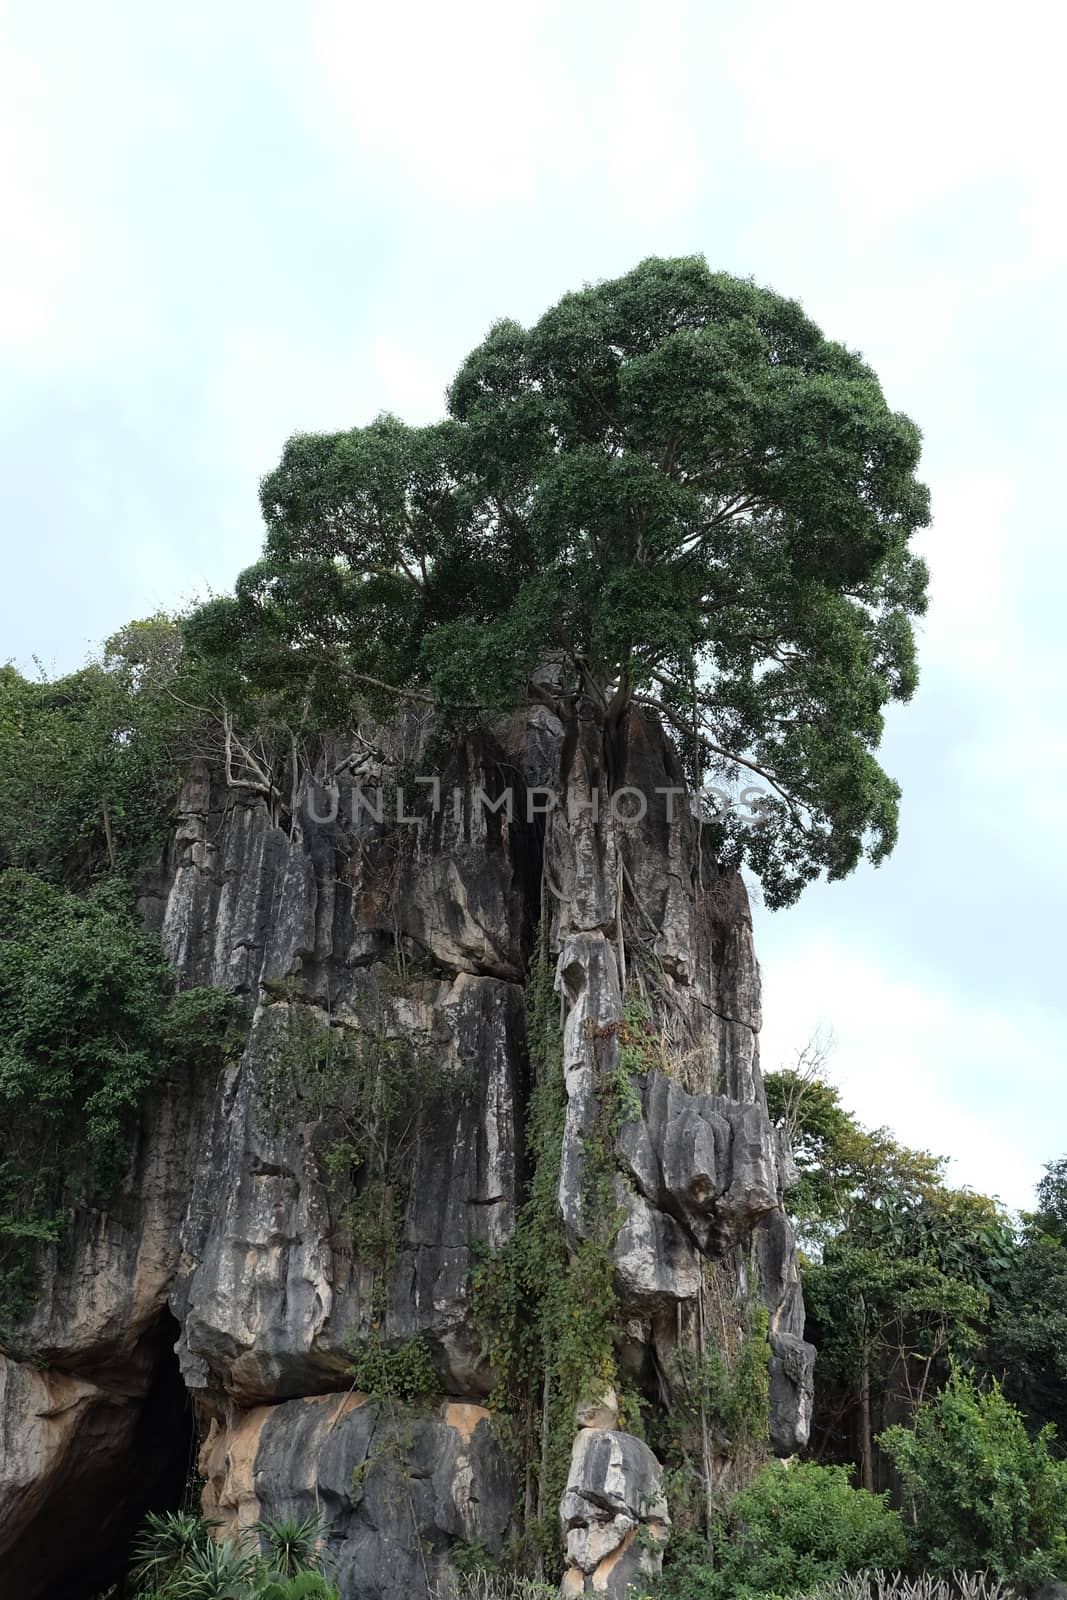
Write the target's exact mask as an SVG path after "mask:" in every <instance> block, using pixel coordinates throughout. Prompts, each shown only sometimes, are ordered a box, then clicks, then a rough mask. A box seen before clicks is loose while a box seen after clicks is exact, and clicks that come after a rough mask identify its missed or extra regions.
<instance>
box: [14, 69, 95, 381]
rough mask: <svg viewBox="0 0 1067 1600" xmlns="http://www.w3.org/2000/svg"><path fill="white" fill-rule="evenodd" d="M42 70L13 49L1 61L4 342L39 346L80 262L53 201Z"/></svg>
mask: <svg viewBox="0 0 1067 1600" xmlns="http://www.w3.org/2000/svg"><path fill="white" fill-rule="evenodd" d="M44 88H45V85H44V77H43V73H42V71H41V69H40V68H38V67H36V66H34V65H32V64H31V63H29V62H28V61H26V60H24V59H21V58H20V57H18V56H17V55H14V54H7V55H6V56H5V58H4V61H3V63H2V65H0V218H2V219H3V220H2V232H0V342H3V343H4V344H6V345H8V346H9V347H14V348H17V349H19V350H20V352H22V353H25V352H28V351H35V352H37V353H39V352H40V346H41V342H42V341H43V340H44V339H45V337H46V336H47V334H48V331H49V319H50V314H51V310H52V306H53V302H54V299H55V296H56V294H57V292H58V290H59V287H60V285H61V284H62V283H63V282H64V280H65V279H66V278H67V277H68V276H69V274H70V273H71V272H72V270H73V268H74V266H75V264H76V260H77V233H76V230H75V228H74V227H73V226H72V225H71V222H70V221H69V219H68V218H66V217H65V216H64V214H63V212H62V211H61V209H60V208H59V207H58V206H57V205H55V204H54V203H53V200H52V197H51V191H52V189H53V185H54V174H53V172H52V171H51V168H50V164H49V160H48V156H49V149H48V145H47V144H46V143H45V142H44V141H43V140H42V139H41V138H40V130H39V118H40V103H41V101H42V99H43V97H44Z"/></svg>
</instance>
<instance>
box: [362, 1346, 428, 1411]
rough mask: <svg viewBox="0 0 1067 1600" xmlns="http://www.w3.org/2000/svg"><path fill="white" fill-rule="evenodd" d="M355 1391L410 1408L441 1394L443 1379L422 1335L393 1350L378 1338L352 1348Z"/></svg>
mask: <svg viewBox="0 0 1067 1600" xmlns="http://www.w3.org/2000/svg"><path fill="white" fill-rule="evenodd" d="M349 1351H350V1354H351V1356H352V1365H351V1366H350V1367H349V1368H348V1371H349V1373H350V1375H351V1377H352V1379H353V1387H355V1388H356V1389H361V1390H362V1391H363V1393H364V1394H369V1395H371V1396H372V1397H373V1398H374V1399H375V1400H393V1401H397V1402H399V1403H400V1404H401V1405H411V1404H412V1403H413V1402H414V1401H416V1400H426V1399H429V1398H431V1397H432V1396H434V1395H437V1394H440V1392H441V1379H440V1376H439V1374H438V1371H437V1368H436V1367H435V1366H434V1363H433V1356H432V1355H431V1354H430V1347H429V1345H428V1344H427V1343H426V1340H425V1339H424V1338H423V1337H422V1335H421V1334H415V1336H414V1337H413V1338H411V1339H405V1340H404V1343H403V1344H400V1345H397V1346H396V1347H395V1348H392V1349H390V1348H389V1347H388V1346H387V1345H385V1344H383V1343H382V1341H381V1339H380V1338H379V1337H377V1336H376V1335H375V1336H373V1337H371V1338H370V1339H364V1340H360V1341H357V1342H355V1343H353V1344H351V1345H350V1346H349Z"/></svg>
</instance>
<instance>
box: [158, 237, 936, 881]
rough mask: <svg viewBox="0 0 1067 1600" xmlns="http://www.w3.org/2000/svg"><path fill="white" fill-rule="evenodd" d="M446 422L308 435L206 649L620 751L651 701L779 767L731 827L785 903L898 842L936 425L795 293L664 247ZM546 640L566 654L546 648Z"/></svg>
mask: <svg viewBox="0 0 1067 1600" xmlns="http://www.w3.org/2000/svg"><path fill="white" fill-rule="evenodd" d="M449 411H450V418H449V419H448V420H447V421H445V422H442V423H440V424H438V425H435V426H433V427H427V428H410V427H406V426H405V425H404V424H403V423H402V422H399V421H398V420H396V419H395V418H392V417H387V416H383V417H380V418H379V419H378V420H377V421H375V422H374V423H372V424H371V425H370V426H369V427H366V428H355V429H352V430H350V431H348V432H344V433H337V434H302V435H297V436H296V437H294V438H293V439H291V440H290V441H289V443H288V445H287V446H286V448H285V452H284V454H283V456H282V460H281V463H280V465H279V466H278V468H277V469H276V470H275V471H274V472H272V473H271V474H270V475H269V476H268V477H267V478H266V479H265V480H264V482H263V485H262V504H263V511H264V515H265V518H266V524H267V542H266V548H265V552H264V555H263V558H262V560H261V561H260V562H259V563H258V564H257V565H256V566H254V567H251V568H250V569H248V571H246V572H245V573H243V574H242V576H241V578H240V579H239V580H238V584H237V588H236V594H235V596H234V597H233V598H229V599H222V600H216V601H213V602H211V603H210V604H209V605H207V606H206V607H204V608H203V609H202V610H201V611H200V612H199V613H198V614H197V615H196V617H195V618H194V619H193V621H192V623H191V624H190V633H191V637H192V639H193V641H194V642H195V644H196V645H197V646H198V647H199V648H200V650H201V651H203V652H204V653H205V654H206V655H207V656H208V657H210V658H214V659H215V660H216V661H219V662H221V663H224V665H225V670H226V672H227V673H228V675H229V689H228V693H229V694H230V695H231V696H233V697H237V698H239V697H240V695H241V694H242V692H246V691H247V690H248V689H249V688H251V689H254V690H256V691H259V692H262V691H264V690H266V691H269V692H270V693H272V694H274V695H276V696H280V697H282V698H283V699H284V698H288V699H290V700H291V701H292V703H293V704H294V706H299V707H301V708H302V710H301V714H302V715H306V708H307V707H308V706H309V705H310V706H312V707H313V708H314V710H315V712H316V714H317V715H318V717H319V718H320V719H322V720H323V721H325V722H327V723H332V724H333V725H334V726H336V727H343V726H344V725H345V722H346V720H347V717H348V716H350V709H349V708H350V704H351V696H352V693H353V691H358V692H361V693H362V694H364V695H370V696H374V697H381V698H383V699H386V700H388V699H390V698H394V699H395V697H398V696H399V697H408V698H411V699H416V700H417V699H420V698H422V699H428V700H432V701H433V702H434V703H435V704H436V705H438V706H439V707H441V708H442V709H448V708H463V709H465V710H466V711H467V712H468V713H469V712H470V711H471V710H473V709H479V710H484V711H486V712H493V711H498V710H501V709H504V708H506V707H511V706H514V705H516V704H521V703H523V702H529V701H541V702H544V703H545V704H548V705H550V706H551V707H552V709H553V710H554V711H556V712H557V713H558V714H559V715H560V717H561V718H562V719H563V721H564V722H565V723H573V722H575V721H576V720H577V719H583V720H584V721H585V722H586V723H587V724H588V723H590V722H592V723H593V724H595V725H596V726H597V727H598V728H599V730H600V735H601V738H602V740H603V750H604V757H605V764H606V771H607V773H608V775H609V781H610V774H611V772H612V770H613V756H614V752H615V750H616V742H617V739H618V736H619V730H620V729H621V728H622V727H623V726H624V720H625V718H626V716H627V714H628V713H629V712H630V711H631V708H635V707H637V708H644V709H648V710H651V711H652V712H654V713H655V714H656V715H658V716H659V717H661V718H662V719H663V720H664V721H665V722H666V723H667V724H668V725H669V726H670V728H671V729H672V730H673V731H674V734H675V736H676V737H677V739H678V740H679V741H680V744H681V746H682V749H683V752H684V754H685V757H686V760H687V765H688V769H689V771H690V773H691V774H692V776H693V777H694V778H698V777H703V776H705V775H714V776H715V777H716V778H718V779H727V780H732V779H734V778H736V777H738V776H739V775H741V774H754V775H755V776H756V778H758V779H760V780H762V782H763V784H764V786H765V787H766V789H767V790H768V792H769V795H770V798H769V800H768V802H767V805H766V806H765V808H764V812H763V817H762V825H761V826H759V827H754V826H752V827H746V826H745V825H744V824H743V823H741V822H740V821H739V820H738V819H737V818H731V819H730V820H728V821H727V823H726V826H725V829H724V832H725V837H724V839H723V843H722V848H723V852H724V854H725V855H727V857H728V858H730V859H733V860H735V861H740V860H742V859H747V861H748V862H749V864H750V865H751V866H752V867H753V868H754V869H755V870H756V871H757V872H758V873H759V874H760V876H761V877H762V879H763V882H764V887H765V891H766V894H767V898H768V900H769V902H770V903H772V904H784V903H788V902H789V901H791V900H793V899H795V898H796V896H797V895H798V894H799V892H800V890H801V889H802V887H803V885H804V884H805V883H806V882H808V881H810V880H811V879H813V878H815V877H817V876H818V875H819V873H820V872H823V871H825V872H826V873H827V875H828V876H829V877H831V878H838V877H841V876H843V875H844V874H846V873H848V872H849V871H851V870H852V868H853V867H854V866H855V865H856V863H857V861H858V860H859V858H860V856H861V854H863V853H864V852H866V853H867V854H868V855H869V856H870V858H871V859H872V860H874V861H880V860H881V859H882V858H883V857H884V856H885V855H886V854H887V853H888V852H889V850H890V849H891V848H892V846H893V843H894V840H895V835H896V817H897V800H898V789H897V787H896V785H895V784H894V783H893V782H892V781H891V780H890V779H889V778H888V777H887V776H886V774H885V773H884V772H883V771H882V769H881V767H880V766H879V765H878V763H877V761H876V760H875V758H874V755H873V751H874V750H875V749H876V747H877V745H878V742H879V739H880V736H881V731H882V713H883V709H884V707H885V705H886V703H887V702H888V701H890V700H892V699H900V700H906V699H908V698H909V697H910V695H911V694H912V692H913V690H914V688H915V683H916V669H915V660H914V647H913V636H912V628H911V621H910V619H911V617H912V616H914V615H916V614H918V613H920V612H921V611H922V610H923V608H924V604H925V598H924V597H925V587H926V571H925V567H924V565H923V563H922V561H921V560H919V559H918V558H917V557H916V556H915V555H914V554H913V553H912V552H911V550H910V548H909V541H910V539H911V536H912V534H913V533H914V531H915V530H916V529H917V528H919V527H921V526H923V525H924V524H925V523H926V521H927V517H928V499H927V492H926V490H925V488H924V487H923V486H922V484H920V483H919V482H917V480H916V477H915V469H916V467H917V464H918V459H919V442H920V441H919V432H918V429H917V428H916V427H915V425H914V424H913V423H912V422H910V421H909V420H908V418H907V417H904V416H902V415H900V414H899V413H895V412H892V411H890V410H889V408H888V406H887V404H886V402H885V399H884V397H883V395H882V391H881V388H880V386H879V384H878V380H877V378H876V377H875V375H874V373H873V372H872V371H871V370H870V368H869V367H868V366H867V365H866V364H865V363H864V362H863V361H862V360H861V358H860V357H859V356H858V355H856V354H854V353H853V352H850V351H848V350H846V349H845V348H844V347H843V346H842V345H839V344H835V343H832V342H830V341H829V340H827V339H825V338H824V337H823V335H822V333H821V332H820V331H819V329H818V328H817V327H816V326H815V325H814V324H813V323H812V322H811V321H810V320H809V319H808V318H807V317H806V316H805V315H804V313H803V312H802V310H801V309H800V307H799V305H797V304H796V302H794V301H790V300H785V299H782V298H781V297H779V296H778V295H776V294H773V293H771V292H770V291H768V290H765V289H760V288H757V287H755V286H754V285H753V284H751V283H748V282H744V281H741V280H738V279H735V278H731V277H728V276H726V275H725V274H721V273H719V274H717V273H712V272H711V271H709V269H708V267H707V265H706V264H705V262H704V261H703V259H701V258H699V257H691V258H684V259H679V260H658V259H651V260H648V261H646V262H644V263H642V264H641V265H640V266H639V267H637V268H636V269H635V270H634V271H633V272H631V273H629V274H627V276H625V277H623V278H619V279H617V280H615V281H614V282H609V283H603V284H600V285H597V286H596V287H593V288H586V289H583V290H581V291H579V292H578V293H576V294H570V295H567V296H565V297H564V298H563V299H562V300H561V301H560V303H559V304H558V305H557V306H555V307H553V308H552V309H551V310H550V311H548V312H547V313H546V314H545V315H544V316H543V317H542V318H541V320H540V321H539V322H537V323H536V324H535V325H534V326H533V327H532V328H530V329H524V328H522V327H520V326H519V325H518V324H517V323H514V322H500V323H498V324H497V325H496V326H495V327H494V328H493V329H492V331H491V332H490V334H489V336H488V338H487V339H486V340H485V342H484V343H483V344H482V345H481V346H479V348H478V349H476V350H475V351H474V352H473V353H472V354H471V355H470V356H469V357H468V359H467V360H466V362H465V363H464V365H463V367H462V369H461V371H460V373H459V375H458V377H457V378H456V380H455V382H454V383H453V385H452V388H451V390H450V392H449ZM546 663H551V664H552V666H553V671H552V672H550V673H547V674H546V673H543V672H539V671H538V668H542V667H544V666H545V664H546Z"/></svg>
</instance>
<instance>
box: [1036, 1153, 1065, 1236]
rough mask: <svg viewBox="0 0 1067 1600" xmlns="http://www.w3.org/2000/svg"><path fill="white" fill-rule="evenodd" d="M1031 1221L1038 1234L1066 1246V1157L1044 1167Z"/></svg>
mask: <svg viewBox="0 0 1067 1600" xmlns="http://www.w3.org/2000/svg"><path fill="white" fill-rule="evenodd" d="M1032 1221H1033V1226H1034V1227H1035V1228H1036V1229H1037V1230H1038V1231H1039V1232H1040V1233H1044V1234H1047V1235H1048V1237H1049V1238H1052V1239H1058V1240H1059V1241H1060V1243H1061V1244H1067V1156H1061V1157H1060V1159H1059V1160H1058V1161H1050V1162H1048V1164H1047V1165H1046V1167H1045V1174H1044V1177H1043V1178H1042V1179H1041V1181H1040V1183H1039V1184H1038V1186H1037V1212H1036V1214H1035V1216H1034V1217H1033V1219H1032Z"/></svg>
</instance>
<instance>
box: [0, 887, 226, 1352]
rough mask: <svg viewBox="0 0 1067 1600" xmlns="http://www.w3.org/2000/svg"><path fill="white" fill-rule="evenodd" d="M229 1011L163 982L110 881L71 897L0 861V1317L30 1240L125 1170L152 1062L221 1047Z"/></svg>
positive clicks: (27, 1270) (156, 954) (24, 1297)
mask: <svg viewBox="0 0 1067 1600" xmlns="http://www.w3.org/2000/svg"><path fill="white" fill-rule="evenodd" d="M234 1021H235V1018H234V1010H233V1003H232V1002H231V1001H230V1000H228V999H227V998H226V997H225V996H223V995H221V994H218V993H216V992H215V991H210V990H203V989H197V990H189V991H187V992H186V993H184V994H181V995H174V994H172V993H171V981H170V975H169V973H168V971H167V968H166V965H165V963H164V961H163V956H162V951H161V948H160V945H159V941H158V939H156V938H155V937H153V936H150V935H147V934H144V933H142V932H141V931H140V929H139V928H138V926H137V923H136V920H135V917H134V908H133V904H132V897H131V896H130V894H129V892H128V891H127V890H126V888H125V886H124V885H123V884H122V883H121V882H120V881H119V880H117V879H114V878H111V879H108V880H105V881H102V882H100V883H99V884H97V885H95V886H94V887H93V888H92V889H91V890H90V891H89V892H88V893H86V894H84V895H76V894H73V893H71V892H70V891H69V890H66V889H63V888H60V887H59V886H58V885H56V884H52V883H48V882H45V881H44V880H42V879H40V878H37V877H34V876H32V875H31V874H29V873H27V872H22V871H18V870H16V869H9V870H7V871H0V1113H2V1115H0V1324H5V1323H9V1322H11V1321H12V1320H13V1319H15V1318H17V1316H18V1315H19V1314H20V1313H21V1312H22V1311H23V1310H24V1309H25V1308H26V1305H27V1302H28V1299H29V1297H30V1295H31V1293H32V1289H33V1284H34V1281H35V1274H34V1269H33V1258H34V1254H35V1250H36V1247H37V1246H38V1245H40V1244H47V1243H52V1242H55V1241H56V1240H57V1239H58V1238H59V1237H60V1235H61V1234H62V1231H63V1228H64V1226H65V1223H66V1221H67V1219H68V1217H69V1214H70V1212H71V1211H72V1209H73V1208H74V1207H75V1206H76V1205H77V1204H78V1203H79V1202H80V1201H82V1200H83V1199H84V1198H85V1197H86V1196H87V1195H88V1194H89V1193H92V1192H105V1191H106V1190H108V1189H109V1188H111V1187H113V1186H114V1184H115V1183H116V1182H117V1181H118V1180H119V1178H120V1177H121V1176H122V1174H123V1171H124V1169H125V1164H126V1160H127V1155H128V1139H129V1134H130V1130H131V1127H132V1125H133V1121H134V1119H135V1116H136V1113H137V1110H138V1108H139V1106H140V1104H141V1102H142V1100H143V1098H144V1095H145V1093H146V1092H147V1090H148V1089H149V1087H150V1086H151V1084H152V1083H153V1082H154V1081H155V1080H156V1078H157V1077H158V1076H159V1074H160V1073H161V1071H163V1070H164V1068H165V1067H166V1066H167V1064H168V1063H169V1062H176V1063H181V1064H183V1065H184V1064H189V1065H201V1064H203V1063H204V1062H205V1061H210V1059H211V1058H212V1056H214V1057H215V1058H216V1059H217V1058H219V1057H220V1056H221V1054H222V1052H223V1051H224V1050H225V1049H226V1048H227V1047H228V1044H229V1043H230V1042H231V1030H232V1027H233V1024H234Z"/></svg>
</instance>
